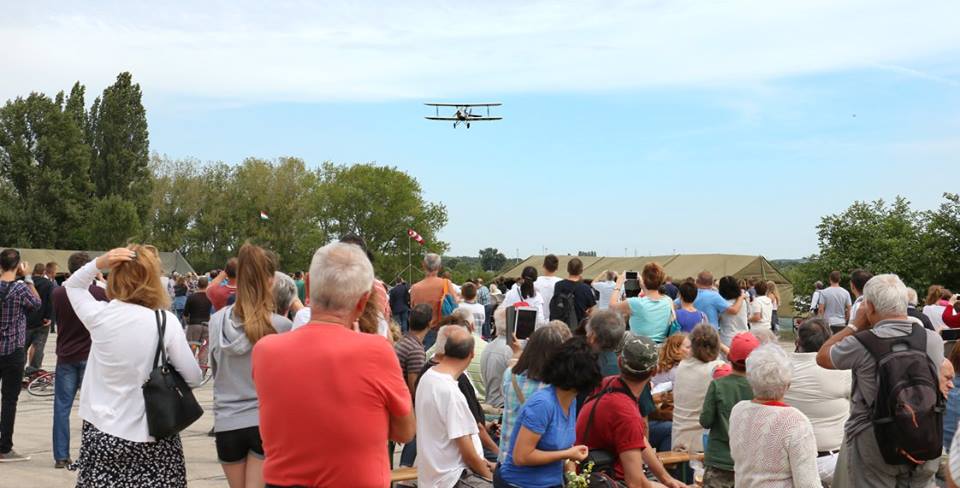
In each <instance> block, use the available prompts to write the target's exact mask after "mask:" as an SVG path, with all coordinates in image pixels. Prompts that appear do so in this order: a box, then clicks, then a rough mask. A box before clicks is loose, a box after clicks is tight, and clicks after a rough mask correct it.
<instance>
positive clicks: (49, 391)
mask: <svg viewBox="0 0 960 488" xmlns="http://www.w3.org/2000/svg"><path fill="white" fill-rule="evenodd" d="M54 381H55V379H54V374H53V373H46V374H42V375H40V376H37V377H36V378H34V379H33V381H31V382H30V384H28V385H27V393H29V394H31V395H33V396H38V397H51V396H53V393H54Z"/></svg>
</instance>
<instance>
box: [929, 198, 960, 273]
mask: <svg viewBox="0 0 960 488" xmlns="http://www.w3.org/2000/svg"><path fill="white" fill-rule="evenodd" d="M943 198H944V199H945V200H946V201H945V202H943V203H942V204H940V207H939V208H938V209H936V210H933V211H930V212H927V214H926V217H927V218H926V220H927V229H926V233H925V244H924V249H926V250H927V252H928V253H929V257H928V259H930V261H929V264H930V265H931V270H930V273H929V278H930V283H931V284H932V283H936V284H941V285H945V286H947V287H948V288H950V289H952V290H956V289H958V288H960V195H957V194H956V193H944V194H943Z"/></svg>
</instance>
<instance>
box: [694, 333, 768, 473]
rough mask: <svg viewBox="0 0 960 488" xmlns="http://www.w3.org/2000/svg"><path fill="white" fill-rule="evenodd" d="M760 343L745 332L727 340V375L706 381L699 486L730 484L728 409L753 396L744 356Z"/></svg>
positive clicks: (730, 463) (730, 462) (701, 417)
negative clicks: (705, 437) (702, 468)
mask: <svg viewBox="0 0 960 488" xmlns="http://www.w3.org/2000/svg"><path fill="white" fill-rule="evenodd" d="M759 345H760V341H759V340H758V339H757V338H756V336H754V335H753V334H751V333H749V332H741V333H740V334H737V336H736V337H734V338H733V341H731V342H730V353H729V354H728V355H727V358H728V359H729V360H730V366H731V371H730V374H729V375H727V376H724V377H722V378H720V379H717V380H714V381H713V382H712V383H710V387H709V388H708V389H707V396H706V397H705V398H704V400H703V412H702V413H701V414H700V425H701V426H702V427H703V428H704V429H710V437H709V440H708V441H707V447H706V452H704V460H703V464H704V466H706V471H705V472H704V473H703V488H728V487H732V486H734V473H733V458H732V457H731V456H730V438H729V437H728V435H727V432H728V429H729V427H730V411H731V410H733V406H734V405H736V404H737V403H739V402H741V401H743V400H752V399H753V389H751V388H750V383H748V382H747V378H746V375H747V356H749V355H750V353H751V352H752V351H753V350H754V349H756V348H757V347H758V346H759Z"/></svg>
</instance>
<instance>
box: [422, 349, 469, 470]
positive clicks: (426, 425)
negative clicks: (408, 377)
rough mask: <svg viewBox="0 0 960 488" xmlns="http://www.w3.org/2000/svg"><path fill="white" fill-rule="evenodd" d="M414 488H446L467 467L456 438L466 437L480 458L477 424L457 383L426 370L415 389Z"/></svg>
mask: <svg viewBox="0 0 960 488" xmlns="http://www.w3.org/2000/svg"><path fill="white" fill-rule="evenodd" d="M416 412H417V486H423V487H429V488H449V487H452V486H454V485H455V484H456V483H457V480H458V479H460V475H461V474H462V473H463V470H464V469H466V468H467V463H466V462H464V460H463V456H461V455H460V450H459V449H457V443H456V439H459V438H460V437H463V436H466V435H469V436H470V440H471V441H472V442H473V448H474V449H476V451H477V455H479V456H480V457H481V458H482V457H483V446H482V445H481V444H480V436H479V435H478V433H479V430H478V428H477V421H476V420H475V419H474V418H473V413H471V412H470V407H469V406H468V405H467V399H466V398H464V396H463V394H462V393H460V389H459V388H458V387H457V380H455V379H453V377H452V376H450V375H448V374H444V373H439V372H437V371H436V369H434V368H430V369H428V370H427V372H426V373H423V376H421V377H420V385H418V386H417V401H416Z"/></svg>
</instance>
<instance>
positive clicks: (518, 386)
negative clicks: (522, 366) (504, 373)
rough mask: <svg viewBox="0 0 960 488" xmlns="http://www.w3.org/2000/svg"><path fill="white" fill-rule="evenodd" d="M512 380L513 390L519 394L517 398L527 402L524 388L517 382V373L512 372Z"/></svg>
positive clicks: (521, 401)
mask: <svg viewBox="0 0 960 488" xmlns="http://www.w3.org/2000/svg"><path fill="white" fill-rule="evenodd" d="M510 380H511V381H513V391H514V393H516V394H517V399H518V400H520V403H521V404H522V403H526V401H527V400H526V399H525V398H524V397H523V390H521V389H520V383H519V382H517V375H515V374H513V373H510Z"/></svg>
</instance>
